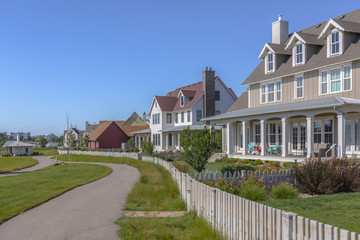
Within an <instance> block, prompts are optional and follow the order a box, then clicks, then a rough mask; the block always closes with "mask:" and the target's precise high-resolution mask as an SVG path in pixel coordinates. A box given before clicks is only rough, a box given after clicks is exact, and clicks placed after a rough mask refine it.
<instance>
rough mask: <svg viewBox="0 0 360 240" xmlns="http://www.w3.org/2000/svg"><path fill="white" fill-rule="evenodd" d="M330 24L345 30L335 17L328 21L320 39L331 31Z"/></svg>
mask: <svg viewBox="0 0 360 240" xmlns="http://www.w3.org/2000/svg"><path fill="white" fill-rule="evenodd" d="M330 24H331V25H332V26H334V27H335V28H337V29H339V30H341V31H344V30H345V29H344V28H343V27H341V26H340V25H339V24H337V23H336V22H335V21H334V20H333V19H330V20H329V21H328V22H327V24H326V25H325V27H324V29H323V30H322V31H321V33H320V35H319V37H318V39H320V38H323V37H324V35H326V33H327V32H328V31H329V28H330Z"/></svg>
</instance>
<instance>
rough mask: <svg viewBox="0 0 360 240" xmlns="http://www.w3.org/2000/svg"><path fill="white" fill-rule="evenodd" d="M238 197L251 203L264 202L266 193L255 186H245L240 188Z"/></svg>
mask: <svg viewBox="0 0 360 240" xmlns="http://www.w3.org/2000/svg"><path fill="white" fill-rule="evenodd" d="M240 196H241V197H243V198H246V199H249V200H251V201H256V202H259V201H265V200H266V191H265V190H264V189H263V188H262V187H260V186H258V185H256V184H246V185H245V186H244V187H242V189H241V192H240Z"/></svg>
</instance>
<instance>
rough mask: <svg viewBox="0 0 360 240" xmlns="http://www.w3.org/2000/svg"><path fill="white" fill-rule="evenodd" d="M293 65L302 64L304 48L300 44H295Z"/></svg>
mask: <svg viewBox="0 0 360 240" xmlns="http://www.w3.org/2000/svg"><path fill="white" fill-rule="evenodd" d="M295 63H296V64H301V63H304V46H303V44H302V43H299V44H296V46H295Z"/></svg>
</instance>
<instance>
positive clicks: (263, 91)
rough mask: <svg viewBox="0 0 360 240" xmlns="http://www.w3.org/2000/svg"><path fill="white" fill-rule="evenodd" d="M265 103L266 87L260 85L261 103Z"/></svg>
mask: <svg viewBox="0 0 360 240" xmlns="http://www.w3.org/2000/svg"><path fill="white" fill-rule="evenodd" d="M265 102H266V85H265V84H264V85H261V103H265Z"/></svg>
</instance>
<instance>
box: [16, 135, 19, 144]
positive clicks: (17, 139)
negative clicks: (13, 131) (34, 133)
mask: <svg viewBox="0 0 360 240" xmlns="http://www.w3.org/2000/svg"><path fill="white" fill-rule="evenodd" d="M16 141H18V142H20V134H17V135H16Z"/></svg>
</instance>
